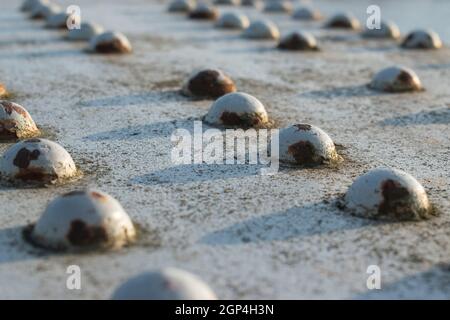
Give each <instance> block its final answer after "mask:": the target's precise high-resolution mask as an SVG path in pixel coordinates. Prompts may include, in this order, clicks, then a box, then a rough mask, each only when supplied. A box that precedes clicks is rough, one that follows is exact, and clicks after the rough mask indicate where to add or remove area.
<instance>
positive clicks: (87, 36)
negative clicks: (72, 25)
mask: <svg viewBox="0 0 450 320" xmlns="http://www.w3.org/2000/svg"><path fill="white" fill-rule="evenodd" d="M103 31H104V29H103V27H102V26H100V25H98V24H95V23H90V22H82V23H81V24H80V29H72V30H69V31H68V32H67V39H68V40H74V41H79V40H87V41H89V40H91V39H92V38H93V37H95V36H97V35H99V34H101V33H102V32H103Z"/></svg>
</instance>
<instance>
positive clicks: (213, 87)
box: [182, 69, 236, 98]
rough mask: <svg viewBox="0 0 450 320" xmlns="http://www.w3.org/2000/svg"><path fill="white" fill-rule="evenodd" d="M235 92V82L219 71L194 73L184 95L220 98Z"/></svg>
mask: <svg viewBox="0 0 450 320" xmlns="http://www.w3.org/2000/svg"><path fill="white" fill-rule="evenodd" d="M235 91H236V86H235V84H234V82H233V80H232V79H231V78H230V77H229V76H228V75H226V74H225V73H224V72H223V71H222V70H219V69H203V70H197V71H194V72H193V73H192V74H191V75H190V76H189V77H188V79H187V80H186V82H185V83H184V85H183V88H182V92H183V94H184V95H187V96H189V97H198V98H218V97H221V96H223V95H224V94H227V93H230V92H235Z"/></svg>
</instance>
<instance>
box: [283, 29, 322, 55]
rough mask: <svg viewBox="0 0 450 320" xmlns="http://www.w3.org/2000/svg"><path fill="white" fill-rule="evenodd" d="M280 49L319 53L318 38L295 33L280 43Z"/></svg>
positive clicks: (308, 34) (300, 32)
mask: <svg viewBox="0 0 450 320" xmlns="http://www.w3.org/2000/svg"><path fill="white" fill-rule="evenodd" d="M278 48H279V49H284V50H311V51H317V50H318V49H319V48H318V46H317V41H316V38H315V37H314V36H313V35H312V34H310V33H308V32H304V31H294V32H291V33H289V34H288V35H286V36H284V37H283V38H282V39H281V40H280V42H279V43H278Z"/></svg>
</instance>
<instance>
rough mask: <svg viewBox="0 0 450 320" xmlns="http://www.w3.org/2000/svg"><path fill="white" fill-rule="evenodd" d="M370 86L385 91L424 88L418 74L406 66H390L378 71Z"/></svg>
mask: <svg viewBox="0 0 450 320" xmlns="http://www.w3.org/2000/svg"><path fill="white" fill-rule="evenodd" d="M369 87H370V88H372V89H374V90H377V91H384V92H407V91H421V90H423V87H422V83H421V82H420V79H419V77H418V76H417V74H416V73H415V72H414V71H413V70H411V69H409V68H406V67H397V66H394V67H389V68H386V69H383V70H381V71H380V72H378V73H377V74H376V75H375V76H374V77H373V79H372V81H371V83H370V84H369Z"/></svg>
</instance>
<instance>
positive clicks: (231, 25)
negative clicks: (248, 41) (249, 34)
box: [216, 12, 250, 29]
mask: <svg viewBox="0 0 450 320" xmlns="http://www.w3.org/2000/svg"><path fill="white" fill-rule="evenodd" d="M249 25H250V20H249V19H248V18H247V16H246V15H244V14H241V13H235V12H227V13H224V14H223V15H221V16H220V17H219V20H218V21H217V24H216V26H217V27H218V28H224V29H245V28H248V26H249Z"/></svg>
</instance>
